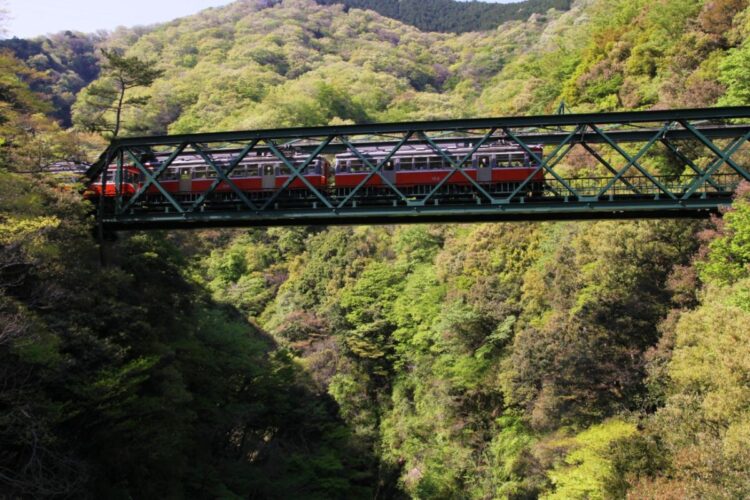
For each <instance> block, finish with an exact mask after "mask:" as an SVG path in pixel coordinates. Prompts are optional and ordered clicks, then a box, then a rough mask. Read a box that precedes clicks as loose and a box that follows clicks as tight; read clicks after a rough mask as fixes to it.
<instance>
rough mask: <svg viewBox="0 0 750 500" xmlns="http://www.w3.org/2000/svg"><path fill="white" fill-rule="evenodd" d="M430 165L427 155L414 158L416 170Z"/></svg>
mask: <svg viewBox="0 0 750 500" xmlns="http://www.w3.org/2000/svg"><path fill="white" fill-rule="evenodd" d="M429 166H430V162H429V158H428V157H426V156H417V157H415V158H414V170H423V169H426V168H428V167H429Z"/></svg>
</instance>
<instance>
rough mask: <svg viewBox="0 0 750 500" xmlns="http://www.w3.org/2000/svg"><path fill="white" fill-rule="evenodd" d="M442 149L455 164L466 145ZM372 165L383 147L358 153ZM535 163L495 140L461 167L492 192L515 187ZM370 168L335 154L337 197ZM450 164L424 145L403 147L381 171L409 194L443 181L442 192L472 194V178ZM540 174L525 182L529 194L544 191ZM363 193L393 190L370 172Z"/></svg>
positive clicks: (537, 148) (356, 159)
mask: <svg viewBox="0 0 750 500" xmlns="http://www.w3.org/2000/svg"><path fill="white" fill-rule="evenodd" d="M441 148H442V149H443V150H444V151H445V152H446V155H447V156H449V157H450V158H451V159H452V160H453V161H454V162H455V163H458V162H459V161H461V160H462V159H463V158H465V157H466V155H468V154H469V153H471V152H472V149H473V148H472V147H470V146H469V145H447V146H446V145H443V146H441ZM529 149H531V150H532V151H533V152H534V153H535V154H536V155H537V156H540V157H541V156H542V154H543V152H542V147H541V146H531V147H530V148H529ZM360 152H361V153H362V156H364V157H365V158H366V159H367V160H368V161H369V162H370V163H371V164H372V165H376V164H378V163H380V162H382V161H383V160H384V159H385V158H386V156H387V155H388V153H389V152H388V151H387V150H384V149H377V148H369V149H364V150H362V151H360ZM537 167H538V163H537V162H536V161H535V160H533V159H532V157H530V155H529V154H528V153H527V152H526V151H524V150H523V149H521V148H519V147H517V146H509V145H504V144H494V145H489V146H483V147H481V148H480V149H479V150H477V151H476V152H475V153H474V154H473V155H471V157H470V158H469V159H467V161H466V162H465V163H464V165H463V166H462V169H463V171H464V172H465V173H466V174H467V175H468V176H469V177H470V178H471V179H473V180H474V181H476V182H477V183H478V184H479V185H480V186H482V187H483V188H485V189H487V190H488V191H489V192H491V193H493V194H503V193H507V194H510V193H512V192H513V191H514V190H515V189H516V188H517V187H518V185H519V184H520V183H521V182H523V181H525V180H526V179H528V178H529V176H531V175H532V174H534V172H535V170H536V169H537ZM369 172H370V168H369V167H368V166H367V165H365V164H364V162H363V161H362V160H361V159H360V158H359V157H358V156H357V155H355V154H353V153H344V154H339V155H337V156H336V161H335V174H334V175H335V189H336V194H337V195H339V196H346V195H347V194H349V193H350V192H351V190H352V189H354V188H355V187H356V186H358V185H359V184H360V183H361V182H362V181H363V180H364V179H365V177H366V176H367V175H368V173H369ZM451 172H453V170H452V167H451V165H450V163H448V162H447V161H446V160H445V158H443V157H442V156H441V155H438V154H437V153H436V152H435V151H434V150H433V149H432V148H429V147H427V146H420V147H408V148H406V147H405V148H402V149H401V150H399V151H398V152H397V153H396V154H394V155H393V156H392V157H391V159H390V160H389V161H388V162H387V163H386V164H385V165H384V166H383V168H382V170H381V173H382V174H383V177H385V178H386V179H387V180H388V181H390V182H391V183H392V184H393V185H395V186H396V187H397V188H398V189H399V190H400V191H401V192H402V193H404V194H405V195H407V196H412V195H423V194H426V193H428V192H430V191H431V190H432V189H434V187H435V186H436V185H438V184H439V183H440V182H441V181H443V179H444V178H445V177H446V176H448V175H450V177H449V178H448V180H447V181H445V183H444V184H443V190H442V191H443V192H444V193H446V194H455V195H460V194H466V193H470V192H473V190H474V188H473V186H472V184H471V182H470V181H469V180H468V179H466V177H465V176H463V175H461V173H459V172H453V173H452V174H451ZM543 184H544V173H543V172H542V171H539V172H536V173H535V174H534V177H533V178H532V180H531V182H529V183H528V184H527V186H528V190H527V191H529V192H532V193H535V194H538V193H540V192H541V191H542V190H543ZM361 192H362V193H363V195H367V196H376V195H379V194H392V191H390V189H389V188H388V186H387V184H386V183H385V182H384V181H383V179H382V178H381V177H380V176H377V175H375V176H372V177H371V178H370V179H369V180H368V181H367V183H366V184H365V186H363V188H362V191H361Z"/></svg>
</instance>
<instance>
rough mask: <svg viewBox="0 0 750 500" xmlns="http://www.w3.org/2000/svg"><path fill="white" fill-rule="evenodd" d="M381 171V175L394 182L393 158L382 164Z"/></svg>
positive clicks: (394, 167)
mask: <svg viewBox="0 0 750 500" xmlns="http://www.w3.org/2000/svg"><path fill="white" fill-rule="evenodd" d="M382 171H383V177H385V178H386V179H388V180H389V181H391V182H392V183H395V182H396V166H395V165H394V163H393V160H388V163H386V164H385V165H384V166H383V169H382Z"/></svg>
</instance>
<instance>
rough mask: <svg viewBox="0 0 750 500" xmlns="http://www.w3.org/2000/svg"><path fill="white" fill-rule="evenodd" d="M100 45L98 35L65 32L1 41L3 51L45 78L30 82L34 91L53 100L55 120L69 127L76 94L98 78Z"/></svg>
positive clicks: (100, 40)
mask: <svg viewBox="0 0 750 500" xmlns="http://www.w3.org/2000/svg"><path fill="white" fill-rule="evenodd" d="M101 42H102V38H101V37H100V36H97V35H86V34H83V33H73V32H71V31H65V32H62V33H57V34H54V35H49V36H47V37H40V38H35V39H32V40H24V39H19V38H10V39H6V40H0V48H3V49H8V50H10V51H12V53H13V55H14V56H15V57H17V58H18V59H20V60H22V61H24V62H26V64H27V65H28V66H29V67H30V68H32V69H34V70H35V71H39V72H40V73H43V74H44V78H40V79H38V80H36V81H33V82H31V89H32V90H34V91H36V92H39V93H43V94H45V95H47V96H51V98H52V105H53V108H54V109H53V112H52V116H53V117H55V118H57V119H58V120H60V122H61V123H62V125H63V126H66V127H68V126H70V125H71V106H72V105H73V103H74V102H75V99H76V94H78V92H79V91H80V90H81V89H82V88H83V87H85V86H86V85H88V84H89V83H91V82H92V81H93V80H94V79H96V78H97V77H98V76H99V61H98V60H97V58H96V54H95V52H96V46H97V45H98V44H100V43H101Z"/></svg>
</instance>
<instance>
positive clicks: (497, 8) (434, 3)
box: [316, 0, 571, 33]
mask: <svg viewBox="0 0 750 500" xmlns="http://www.w3.org/2000/svg"><path fill="white" fill-rule="evenodd" d="M316 1H318V2H319V3H321V4H323V5H333V4H337V3H342V2H340V1H338V0H316ZM343 4H344V5H345V6H346V7H347V8H356V9H370V10H374V11H375V12H378V13H380V14H382V15H384V16H386V17H390V18H392V19H398V20H399V21H401V22H403V23H406V24H411V25H413V26H416V27H417V28H419V29H420V30H422V31H445V32H453V33H463V32H466V31H479V30H490V29H494V28H496V27H497V26H498V25H500V24H503V23H505V22H507V21H511V20H517V19H521V20H522V19H526V18H528V17H529V16H530V15H532V14H545V13H546V12H547V11H548V10H550V9H558V10H567V9H568V8H570V4H571V2H570V0H524V1H521V2H514V3H513V4H512V5H505V4H495V3H490V2H458V1H455V0H430V1H428V2H425V1H421V2H419V1H415V0H406V1H403V0H401V1H398V0H345V1H344V2H343Z"/></svg>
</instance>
